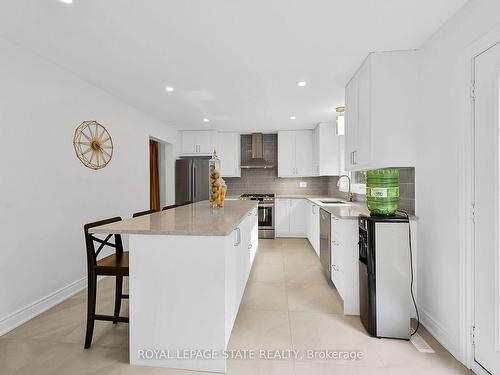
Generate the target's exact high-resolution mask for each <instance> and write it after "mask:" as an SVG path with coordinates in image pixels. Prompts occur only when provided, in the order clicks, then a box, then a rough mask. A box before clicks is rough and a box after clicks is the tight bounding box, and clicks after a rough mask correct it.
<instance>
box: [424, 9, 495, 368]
mask: <svg viewBox="0 0 500 375" xmlns="http://www.w3.org/2000/svg"><path fill="white" fill-rule="evenodd" d="M498 23H500V2H499V1H498V0H481V1H478V0H475V1H469V2H468V3H467V4H466V5H465V6H464V8H462V9H461V10H460V11H459V12H458V13H457V14H456V15H455V16H454V17H453V18H452V19H450V20H449V21H448V22H447V23H446V24H445V25H444V26H443V27H442V28H441V29H440V30H439V31H438V32H437V33H436V34H435V35H434V36H432V37H431V38H430V39H429V40H428V41H427V42H426V43H425V44H424V46H423V48H422V50H421V51H420V58H421V72H420V87H419V89H420V107H419V109H420V119H419V123H418V136H417V166H416V187H417V192H416V203H417V215H418V216H419V224H418V225H419V230H418V243H419V250H418V251H419V252H418V283H419V285H418V290H419V295H418V301H419V305H420V309H421V317H422V320H423V322H424V325H425V326H426V327H427V328H428V329H430V330H431V331H432V333H433V334H434V335H435V336H436V337H437V338H438V339H439V340H440V341H441V343H442V344H443V345H445V346H446V347H447V349H448V350H449V351H451V352H452V354H454V355H455V356H456V357H457V358H459V359H460V360H462V361H463V362H466V360H467V358H466V345H465V342H464V337H465V336H466V334H467V331H466V327H465V323H464V322H465V320H464V314H463V307H464V305H465V302H464V301H465V300H464V299H465V293H464V278H463V277H462V276H463V270H464V264H463V263H464V261H463V257H461V254H462V253H463V252H464V249H465V246H466V236H465V233H466V229H467V225H468V224H467V223H468V219H467V214H468V211H467V206H466V201H467V199H466V186H467V185H468V183H469V182H468V181H469V180H470V178H469V172H470V171H469V170H468V166H467V149H468V144H469V135H470V107H471V104H470V99H469V85H470V79H471V73H470V72H471V70H470V69H471V57H472V55H471V54H470V51H469V46H470V45H471V44H472V43H474V42H475V41H476V40H478V39H479V38H481V36H483V35H484V34H485V33H487V32H488V31H489V30H491V29H492V28H493V27H494V26H495V25H496V24H498Z"/></svg>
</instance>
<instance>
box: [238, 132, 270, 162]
mask: <svg viewBox="0 0 500 375" xmlns="http://www.w3.org/2000/svg"><path fill="white" fill-rule="evenodd" d="M241 168H245V169H251V168H274V164H273V163H271V162H268V161H267V160H264V141H263V136H262V133H252V158H251V159H250V160H242V162H241Z"/></svg>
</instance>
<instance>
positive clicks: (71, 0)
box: [61, 0, 73, 4]
mask: <svg viewBox="0 0 500 375" xmlns="http://www.w3.org/2000/svg"><path fill="white" fill-rule="evenodd" d="M61 2H63V3H64V4H73V0H61Z"/></svg>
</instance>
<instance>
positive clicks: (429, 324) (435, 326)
mask: <svg viewBox="0 0 500 375" xmlns="http://www.w3.org/2000/svg"><path fill="white" fill-rule="evenodd" d="M418 312H419V315H420V324H422V325H423V326H424V327H425V329H427V331H429V333H430V334H431V335H432V336H433V337H434V338H435V339H436V340H437V341H438V342H439V343H440V344H441V345H442V346H443V347H444V348H445V349H446V350H448V351H449V352H450V353H451V355H452V356H453V357H455V358H456V359H457V360H458V361H459V362H463V361H462V359H461V358H460V351H459V350H458V345H457V344H456V343H455V342H454V340H453V339H452V337H451V336H450V334H449V333H448V332H447V331H446V330H445V329H444V327H443V326H442V325H441V324H439V323H438V322H437V321H436V319H434V318H433V317H432V316H431V315H430V314H429V313H428V312H426V311H425V310H424V309H423V308H422V307H421V306H418Z"/></svg>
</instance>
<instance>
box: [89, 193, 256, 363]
mask: <svg viewBox="0 0 500 375" xmlns="http://www.w3.org/2000/svg"><path fill="white" fill-rule="evenodd" d="M257 230H258V229H257V204H256V203H255V202H251V201H226V203H225V207H224V208H223V209H211V208H210V206H209V203H208V201H202V202H198V203H195V204H191V205H187V206H183V207H178V208H175V209H171V210H166V211H162V212H158V213H154V214H151V215H146V216H141V217H138V218H135V219H127V220H123V221H121V222H117V223H113V224H109V225H105V226H101V227H96V228H93V232H94V233H121V234H128V235H129V248H130V250H129V251H130V253H129V274H130V276H129V279H130V280H129V294H130V302H129V304H130V308H129V311H130V333H129V336H130V339H129V341H130V348H129V349H130V363H131V364H134V365H142V366H156V367H167V368H179V369H187V370H195V371H211V372H225V371H226V359H225V358H224V351H225V350H226V349H227V344H228V342H229V336H230V335H231V330H232V328H233V325H234V321H235V319H236V314H237V312H238V308H239V306H240V302H241V299H242V296H243V291H244V290H245V285H246V282H247V280H248V276H249V274H250V269H251V266H252V262H253V259H254V257H255V252H256V251H257V247H258V236H257ZM189 351H193V352H189ZM201 351H203V353H205V354H206V353H211V355H212V358H208V357H207V356H206V355H204V356H201V357H200V356H199V355H196V353H201ZM155 353H156V354H155Z"/></svg>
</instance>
